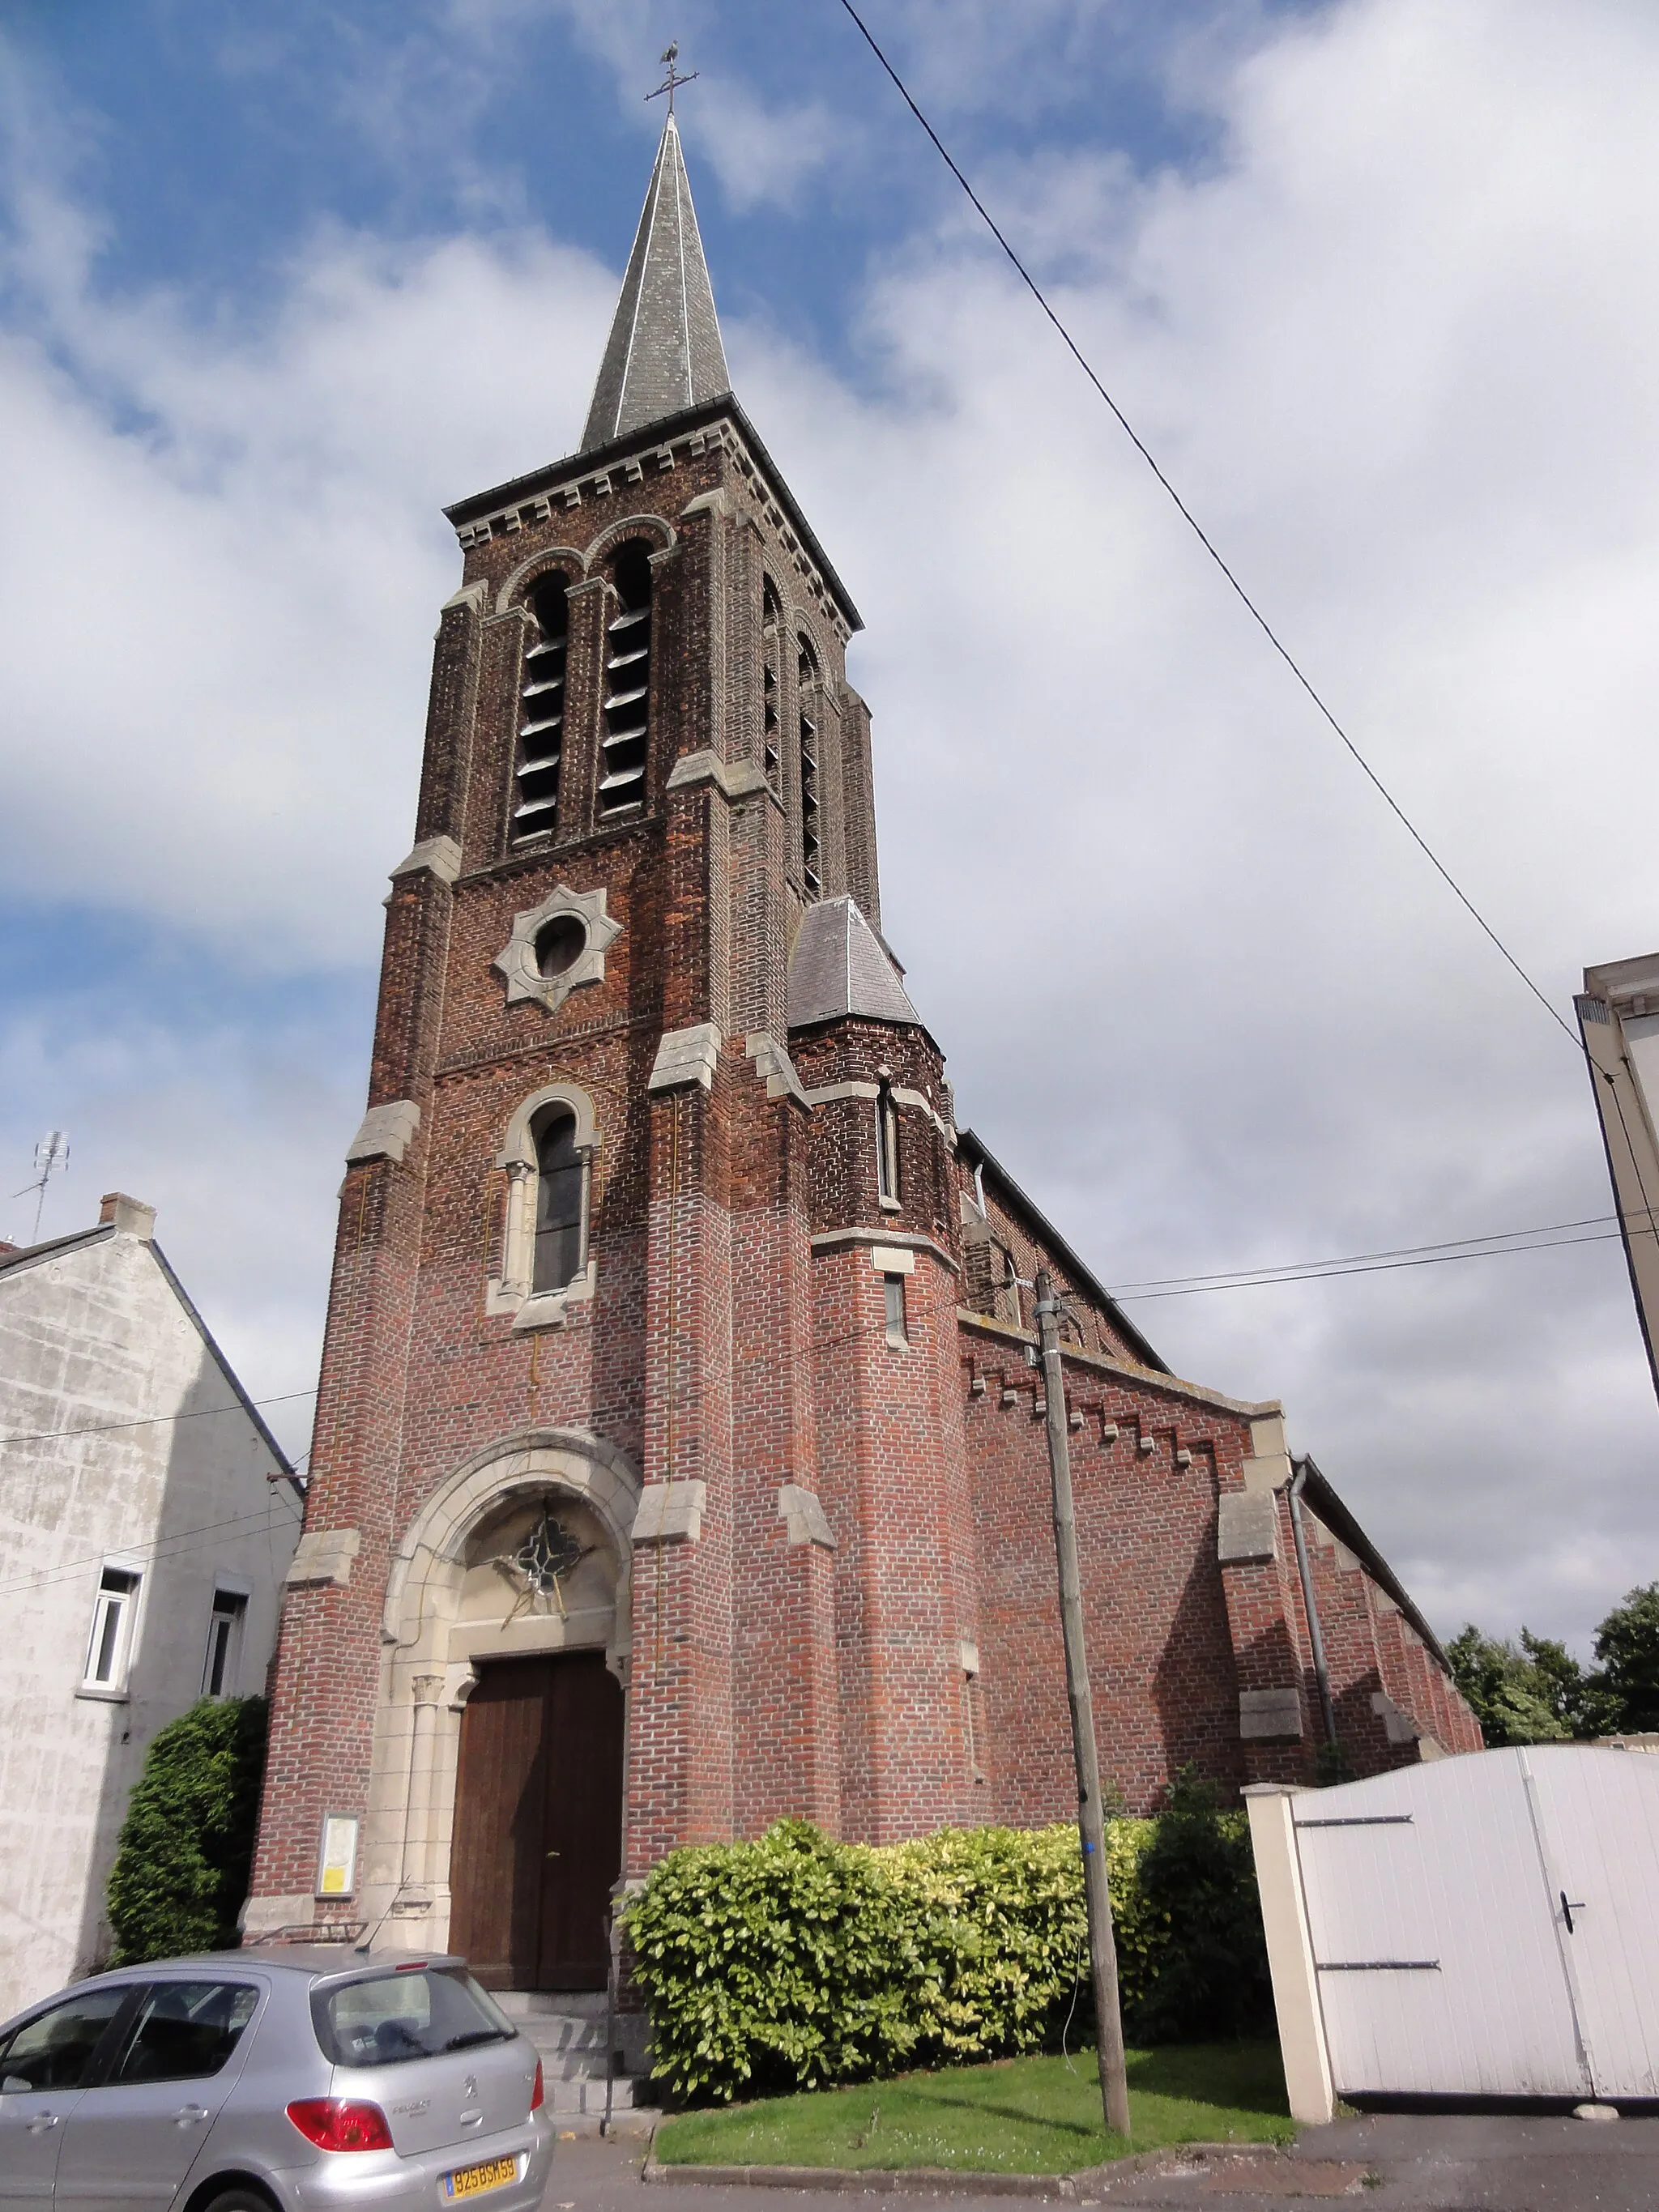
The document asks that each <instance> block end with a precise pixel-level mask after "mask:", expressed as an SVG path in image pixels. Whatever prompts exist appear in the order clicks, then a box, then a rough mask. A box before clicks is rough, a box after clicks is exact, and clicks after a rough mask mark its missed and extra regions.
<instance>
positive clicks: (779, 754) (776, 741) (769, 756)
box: [761, 579, 783, 785]
mask: <svg viewBox="0 0 1659 2212" xmlns="http://www.w3.org/2000/svg"><path fill="white" fill-rule="evenodd" d="M782 627H783V609H782V607H781V605H780V604H779V601H778V595H777V592H775V590H774V589H773V586H772V583H771V580H770V579H768V580H767V583H766V585H765V587H764V589H763V591H762V593H761V756H762V764H763V767H764V769H765V771H766V780H767V781H768V782H769V783H770V784H773V785H775V784H776V782H777V781H778V777H779V775H780V774H781V769H782V766H783V737H782V732H781V725H780V722H779V719H778V716H779V708H778V671H779V669H780V667H781V665H782V663H781V659H780V657H779V647H778V640H779V636H780V635H781V630H782Z"/></svg>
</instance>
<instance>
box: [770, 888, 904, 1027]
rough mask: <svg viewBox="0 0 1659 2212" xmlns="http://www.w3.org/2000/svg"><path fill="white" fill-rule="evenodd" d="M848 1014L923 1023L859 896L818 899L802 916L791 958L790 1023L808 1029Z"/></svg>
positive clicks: (873, 1019) (791, 1025)
mask: <svg viewBox="0 0 1659 2212" xmlns="http://www.w3.org/2000/svg"><path fill="white" fill-rule="evenodd" d="M844 1014H861V1015H863V1016H864V1018H866V1020H868V1021H876V1022H914V1023H915V1024H917V1026H918V1027H920V1026H921V1015H920V1014H919V1013H918V1012H916V1010H915V1007H914V1006H912V1005H911V1003H910V999H909V994H908V992H907V991H906V990H905V987H904V986H903V984H902V982H901V981H899V971H898V969H897V968H896V966H895V965H894V963H893V961H892V959H891V957H890V955H889V954H888V952H887V951H886V948H885V947H884V945H883V944H882V941H881V939H879V938H878V936H877V935H876V933H875V931H874V930H873V929H872V928H871V927H870V925H869V923H868V922H867V921H866V920H865V918H864V916H863V915H862V914H861V913H860V911H859V907H858V902H856V900H854V899H850V898H827V899H819V900H818V901H817V903H816V904H814V905H812V906H809V907H808V908H807V909H806V912H805V914H804V915H802V916H801V924H800V928H799V931H798V932H797V933H796V936H795V949H794V951H793V953H791V955H790V957H789V1026H790V1028H791V1029H792V1030H799V1029H805V1027H806V1026H807V1024H809V1023H811V1022H832V1021H836V1020H837V1019H839V1018H841V1017H842V1015H844Z"/></svg>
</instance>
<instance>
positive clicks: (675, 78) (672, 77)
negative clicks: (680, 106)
mask: <svg viewBox="0 0 1659 2212" xmlns="http://www.w3.org/2000/svg"><path fill="white" fill-rule="evenodd" d="M679 58H680V42H679V40H678V39H676V40H674V41H673V42H672V44H671V46H668V48H667V49H666V51H665V52H664V54H663V59H664V61H665V62H666V63H667V64H668V75H667V76H665V78H664V79H663V81H662V82H661V83H660V84H659V86H658V87H657V88H656V90H655V91H654V92H647V94H646V95H645V96H646V98H647V100H660V99H661V98H662V96H663V94H664V93H666V94H668V112H669V113H670V114H672V113H673V112H674V94H675V91H676V89H677V88H678V87H679V86H680V85H683V84H691V83H693V82H695V81H696V79H697V78H698V77H700V76H702V70H692V71H691V73H690V76H681V75H680V74H679V71H678V70H677V69H676V68H675V67H674V64H675V63H676V62H677V61H678V59H679Z"/></svg>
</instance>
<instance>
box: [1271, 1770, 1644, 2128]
mask: <svg viewBox="0 0 1659 2212" xmlns="http://www.w3.org/2000/svg"><path fill="white" fill-rule="evenodd" d="M1290 1809H1291V1819H1292V1821H1293V1824H1294V1834H1295V1846H1296V1857H1297V1866H1298V1869H1299V1875H1300V1882H1301V1888H1302V1893H1303V1899H1304V1906H1305V1911H1306V1925H1307V1932H1308V1936H1309V1938H1310V1942H1311V1945H1312V1952H1313V1957H1312V1965H1313V1969H1314V1973H1315V1978H1316V1988H1317V1992H1318V2004H1319V2009H1320V2012H1321V2015H1322V2021H1323V2027H1324V2037H1325V2044H1326V2048H1327V2051H1328V2057H1329V2071H1330V2078H1331V2081H1332V2083H1333V2085H1334V2088H1335V2090H1336V2092H1337V2093H1338V2094H1339V2095H1344V2094H1346V2095H1352V2096H1363V2095H1364V2094H1365V2093H1367V2092H1372V2093H1395V2094H1417V2095H1436V2096H1469V2097H1561V2096H1572V2097H1589V2096H1595V2097H1601V2098H1615V2097H1659V1759H1656V1758H1651V1757H1646V1756H1644V1755H1643V1754H1642V1753H1631V1752H1624V1751H1612V1750H1599V1749H1597V1748H1596V1747H1594V1746H1593V1745H1578V1744H1541V1745H1534V1746H1533V1747H1530V1748H1528V1749H1526V1750H1508V1751H1488V1752H1482V1753H1477V1754H1474V1755H1473V1756H1469V1757H1465V1758H1461V1759H1440V1760H1436V1761H1435V1762H1434V1763H1433V1764H1431V1765H1422V1766H1412V1767H1406V1768H1402V1769H1401V1770H1400V1771H1398V1772H1396V1773H1393V1774H1384V1775H1378V1776H1376V1778H1374V1779H1373V1780H1371V1781H1369V1782H1352V1783H1347V1784H1344V1785H1342V1786H1341V1787H1340V1788H1339V1789H1334V1790H1310V1791H1307V1792H1305V1793H1300V1794H1298V1795H1297V1796H1295V1797H1294V1798H1293V1799H1292V1800H1291V1808H1290Z"/></svg>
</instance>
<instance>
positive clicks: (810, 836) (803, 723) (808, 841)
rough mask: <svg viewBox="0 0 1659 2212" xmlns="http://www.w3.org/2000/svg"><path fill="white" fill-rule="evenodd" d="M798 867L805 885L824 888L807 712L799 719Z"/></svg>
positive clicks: (814, 746) (814, 744)
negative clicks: (819, 859)
mask: <svg viewBox="0 0 1659 2212" xmlns="http://www.w3.org/2000/svg"><path fill="white" fill-rule="evenodd" d="M800 870H801V874H802V876H803V877H804V878H805V883H806V888H807V890H809V891H811V892H812V893H814V894H816V893H817V891H819V890H821V889H822V888H823V882H822V878H821V876H820V873H819V868H818V732H817V724H816V723H815V722H814V721H813V720H812V718H811V715H810V714H803V715H802V716H801V718H800Z"/></svg>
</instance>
